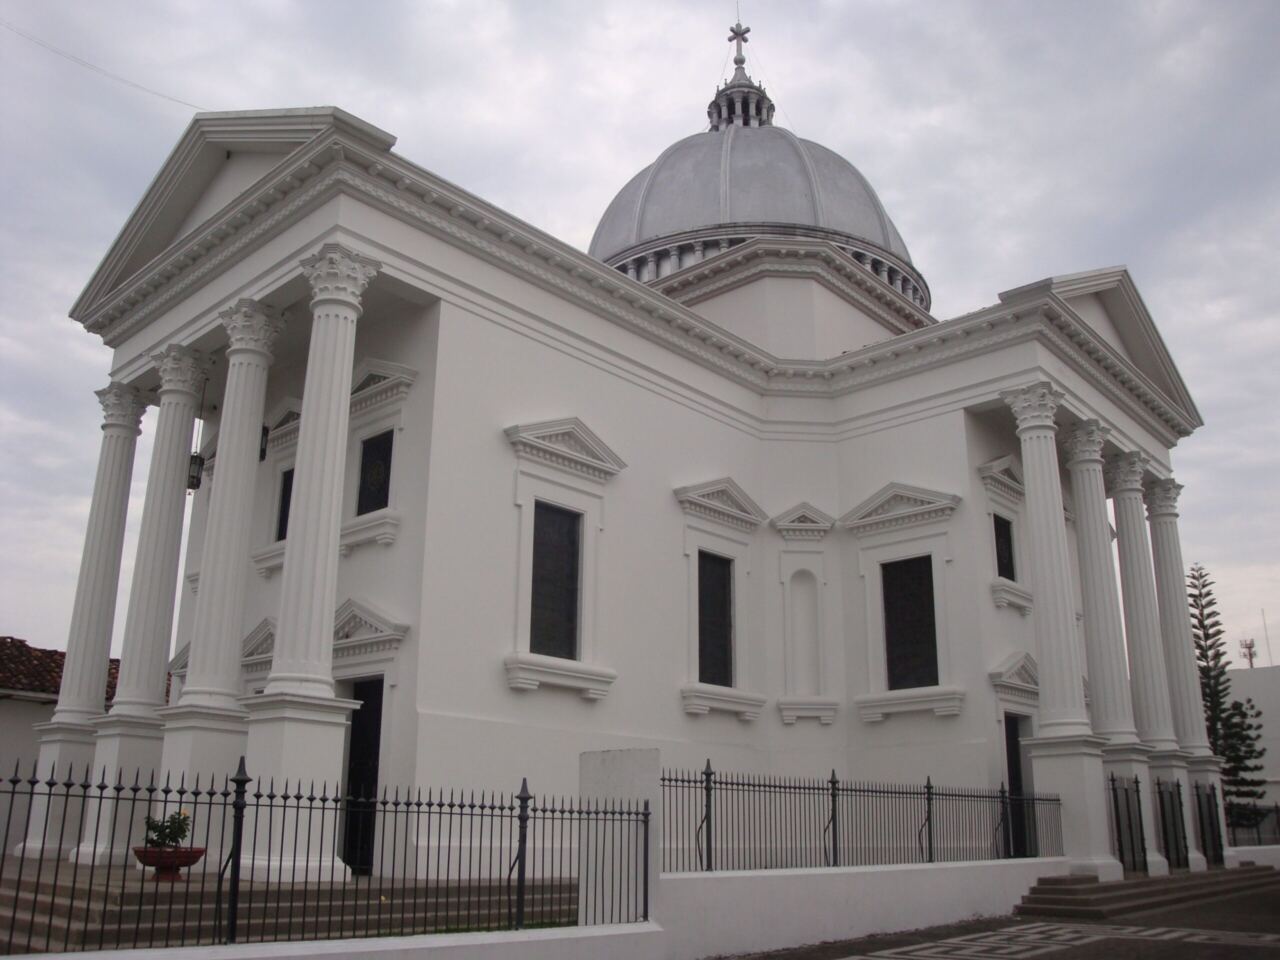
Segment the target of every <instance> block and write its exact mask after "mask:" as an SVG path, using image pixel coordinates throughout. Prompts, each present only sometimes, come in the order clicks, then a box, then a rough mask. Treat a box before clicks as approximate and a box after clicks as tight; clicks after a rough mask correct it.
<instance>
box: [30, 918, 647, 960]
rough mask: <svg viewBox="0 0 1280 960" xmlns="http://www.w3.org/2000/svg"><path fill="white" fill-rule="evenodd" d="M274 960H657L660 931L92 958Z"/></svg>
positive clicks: (392, 940)
mask: <svg viewBox="0 0 1280 960" xmlns="http://www.w3.org/2000/svg"><path fill="white" fill-rule="evenodd" d="M162 955H163V956H169V957H176V958H180V960H278V958H281V957H315V958H324V960H359V958H362V957H373V958H376V960H599V958H600V957H608V958H609V960H661V958H662V957H663V932H662V929H661V928H660V927H659V926H658V925H657V924H653V923H628V924H617V925H615V926H608V927H569V928H565V929H559V930H520V931H509V932H502V933H437V934H431V935H428V936H421V937H369V938H368V939H364V940H319V941H317V940H309V941H304V942H300V943H239V944H235V945H234V946H232V945H227V946H220V947H183V948H182V949H181V950H164V951H159V950H105V951H100V952H98V953H96V954H95V956H98V957H101V958H103V960H106V958H110V960H156V958H157V957H159V956H162ZM45 956H46V957H54V958H67V960H70V958H71V957H80V958H83V957H84V956H85V954H83V953H51V954H45Z"/></svg>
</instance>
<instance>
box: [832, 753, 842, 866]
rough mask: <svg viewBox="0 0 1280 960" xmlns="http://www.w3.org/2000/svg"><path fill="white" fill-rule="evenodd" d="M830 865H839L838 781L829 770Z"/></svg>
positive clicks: (834, 774)
mask: <svg viewBox="0 0 1280 960" xmlns="http://www.w3.org/2000/svg"><path fill="white" fill-rule="evenodd" d="M830 782H831V865H832V866H833V867H838V866H840V781H839V780H838V779H836V771H835V769H834V768H833V769H832V770H831V781H830Z"/></svg>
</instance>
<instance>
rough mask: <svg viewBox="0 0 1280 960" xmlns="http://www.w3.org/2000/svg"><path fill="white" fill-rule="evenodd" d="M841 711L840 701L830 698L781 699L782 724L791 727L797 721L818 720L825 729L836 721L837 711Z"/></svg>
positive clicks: (779, 706)
mask: <svg viewBox="0 0 1280 960" xmlns="http://www.w3.org/2000/svg"><path fill="white" fill-rule="evenodd" d="M839 709H840V704H839V701H836V700H832V699H829V698H828V697H779V698H778V712H779V713H781V714H782V722H783V723H785V724H787V725H788V726H790V725H791V724H793V723H795V722H796V721H797V720H805V719H813V720H817V721H818V722H819V723H820V724H822V725H823V726H824V727H829V726H831V724H832V723H833V722H834V721H835V718H836V711H837V710H839Z"/></svg>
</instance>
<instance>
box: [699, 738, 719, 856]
mask: <svg viewBox="0 0 1280 960" xmlns="http://www.w3.org/2000/svg"><path fill="white" fill-rule="evenodd" d="M715 775H716V773H715V771H714V770H712V769H711V758H710V757H708V758H707V765H706V767H705V768H704V769H703V771H702V795H703V800H702V824H703V838H702V842H703V846H704V847H705V851H706V861H705V862H706V868H707V870H714V869H715V865H714V864H713V863H712V862H711V850H712V847H713V844H712V837H711V797H712V791H714V790H715V785H714V784H715Z"/></svg>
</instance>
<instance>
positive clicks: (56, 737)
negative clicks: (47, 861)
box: [6, 720, 94, 858]
mask: <svg viewBox="0 0 1280 960" xmlns="http://www.w3.org/2000/svg"><path fill="white" fill-rule="evenodd" d="M33 729H34V730H35V731H36V734H37V735H38V736H39V739H40V746H39V751H38V753H37V756H36V759H35V760H34V762H33V763H32V765H31V767H30V768H29V769H27V770H22V769H19V772H18V776H20V777H21V776H24V775H25V776H28V777H32V778H35V779H38V780H39V781H40V783H37V784H36V785H35V786H34V787H30V788H29V789H31V790H32V791H33V795H32V796H31V808H30V815H29V818H28V820H27V836H26V838H25V839H24V840H23V841H22V842H21V843H19V844H18V845H17V846H15V847H14V848H13V852H14V854H15V855H16V856H19V857H45V858H55V857H63V856H66V855H67V854H68V853H69V852H70V851H72V850H74V849H75V848H76V845H77V844H79V842H80V827H79V825H80V814H81V811H82V810H83V806H84V799H83V794H82V793H80V792H79V791H78V790H77V789H75V788H72V790H71V791H70V796H69V797H68V796H67V795H66V792H65V791H64V789H63V787H62V786H61V784H63V783H65V782H66V781H71V780H73V781H76V782H77V783H80V782H87V781H90V780H92V779H93V777H92V768H91V764H92V762H93V735H94V727H93V724H92V723H90V722H87V721H81V720H50V721H49V722H48V723H37V724H34V725H33ZM6 773H7V771H6ZM51 779H54V780H58V783H57V784H55V786H53V787H52V788H51V787H49V786H47V784H46V781H48V780H51ZM77 794H80V795H79V797H78V798H77ZM64 814H65V815H64Z"/></svg>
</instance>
